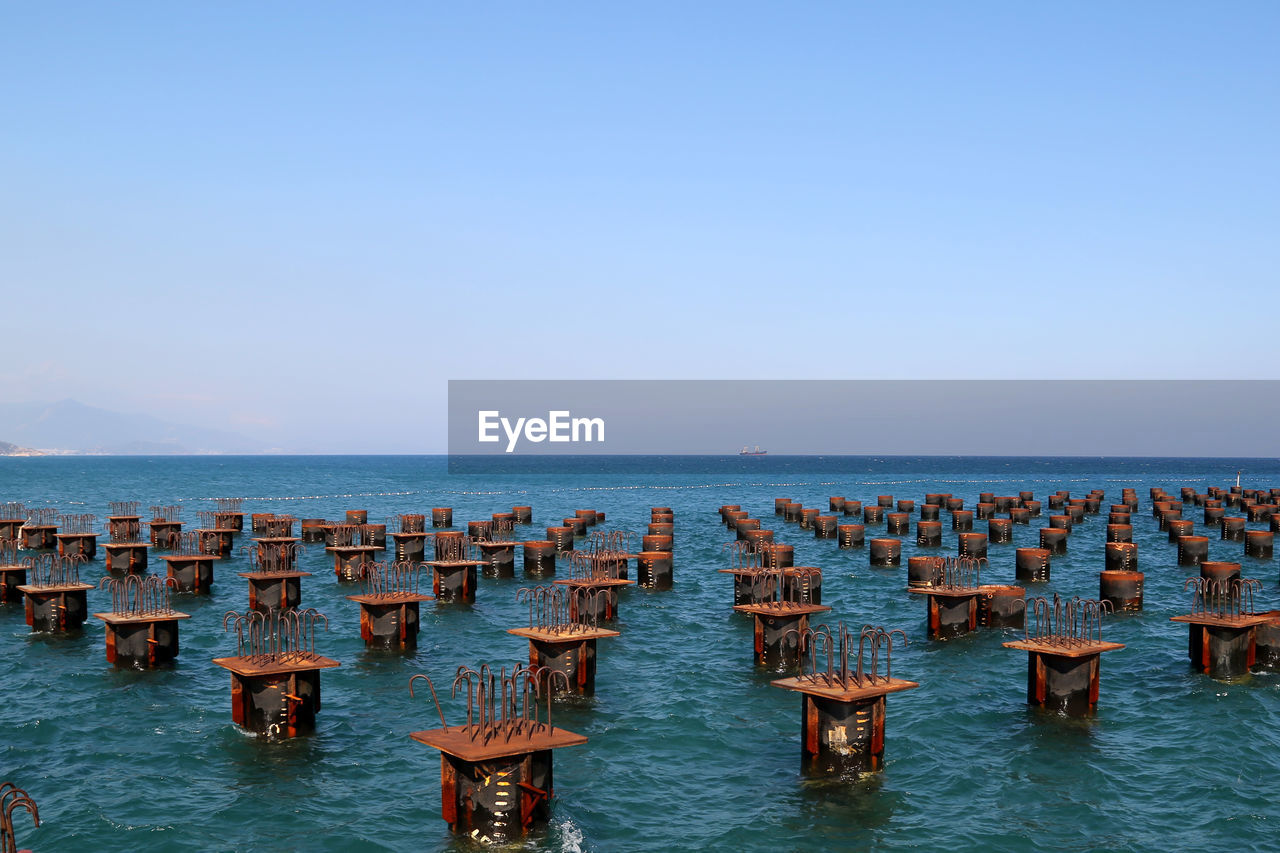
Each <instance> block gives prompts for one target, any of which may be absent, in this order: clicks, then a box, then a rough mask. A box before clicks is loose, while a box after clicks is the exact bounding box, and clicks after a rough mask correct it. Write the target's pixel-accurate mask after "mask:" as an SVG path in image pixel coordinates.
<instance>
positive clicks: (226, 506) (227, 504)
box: [213, 498, 244, 512]
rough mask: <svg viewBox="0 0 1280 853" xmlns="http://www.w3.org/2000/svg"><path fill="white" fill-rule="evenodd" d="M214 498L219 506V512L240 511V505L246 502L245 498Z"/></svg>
mask: <svg viewBox="0 0 1280 853" xmlns="http://www.w3.org/2000/svg"><path fill="white" fill-rule="evenodd" d="M213 500H214V503H215V504H217V506H218V512H240V507H241V505H242V504H243V503H244V498H214V499H213Z"/></svg>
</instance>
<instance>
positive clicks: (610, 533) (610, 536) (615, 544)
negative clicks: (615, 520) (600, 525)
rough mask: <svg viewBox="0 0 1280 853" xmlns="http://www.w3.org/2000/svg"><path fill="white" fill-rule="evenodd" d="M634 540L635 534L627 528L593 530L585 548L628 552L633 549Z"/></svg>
mask: <svg viewBox="0 0 1280 853" xmlns="http://www.w3.org/2000/svg"><path fill="white" fill-rule="evenodd" d="M635 540H636V535H635V534H634V533H631V532H630V531H627V530H593V531H591V535H590V537H589V538H588V541H587V548H586V549H585V550H586V551H588V552H605V553H610V552H612V553H623V554H628V553H630V552H632V551H633V550H635V548H634V546H635Z"/></svg>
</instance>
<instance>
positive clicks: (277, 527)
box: [262, 515, 298, 538]
mask: <svg viewBox="0 0 1280 853" xmlns="http://www.w3.org/2000/svg"><path fill="white" fill-rule="evenodd" d="M297 520H298V519H296V518H294V517H293V516H292V515H273V516H272V517H271V518H268V519H264V520H263V522H262V530H263V532H264V533H266V534H267V536H274V537H277V538H284V537H288V536H292V535H293V524H294V522H296V521H297Z"/></svg>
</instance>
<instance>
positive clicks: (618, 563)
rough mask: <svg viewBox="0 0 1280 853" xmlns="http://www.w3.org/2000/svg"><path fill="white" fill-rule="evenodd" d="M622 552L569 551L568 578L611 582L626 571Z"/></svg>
mask: <svg viewBox="0 0 1280 853" xmlns="http://www.w3.org/2000/svg"><path fill="white" fill-rule="evenodd" d="M626 566H627V555H626V553H625V552H623V551H617V552H614V551H570V552H569V577H570V578H571V579H573V580H576V581H599V580H613V579H615V578H620V577H622V575H623V573H624V572H625V571H626Z"/></svg>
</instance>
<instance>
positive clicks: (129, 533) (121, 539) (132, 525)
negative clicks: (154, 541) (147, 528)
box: [107, 518, 142, 545]
mask: <svg viewBox="0 0 1280 853" xmlns="http://www.w3.org/2000/svg"><path fill="white" fill-rule="evenodd" d="M107 533H108V535H109V536H110V537H111V543H112V544H113V545H117V544H118V545H126V544H132V543H134V542H138V541H139V540H141V539H142V522H141V521H139V520H138V519H136V518H131V519H129V520H128V521H109V522H108V523H107Z"/></svg>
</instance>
